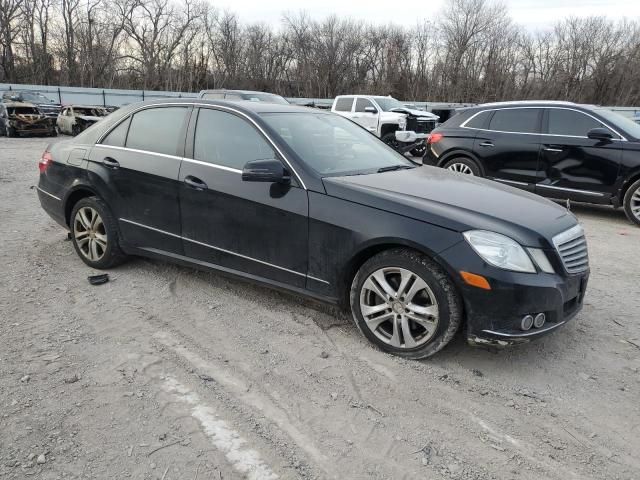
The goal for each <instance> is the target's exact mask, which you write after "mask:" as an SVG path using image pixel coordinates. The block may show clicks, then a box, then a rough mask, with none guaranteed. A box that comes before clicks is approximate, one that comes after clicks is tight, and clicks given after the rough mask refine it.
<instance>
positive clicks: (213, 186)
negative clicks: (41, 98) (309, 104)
mask: <svg viewBox="0 0 640 480" xmlns="http://www.w3.org/2000/svg"><path fill="white" fill-rule="evenodd" d="M39 168H40V182H39V185H38V189H37V190H38V196H39V199H40V202H41V204H42V206H43V208H44V209H45V210H46V211H47V212H48V213H49V215H51V217H53V218H54V219H55V220H56V221H57V222H58V223H60V225H62V226H63V227H65V228H67V229H69V230H70V232H71V238H72V239H73V244H74V247H75V250H76V252H77V254H78V256H79V257H80V258H81V259H82V260H83V261H84V262H85V263H86V264H87V265H89V266H90V267H93V268H99V269H106V268H111V267H114V266H116V265H117V264H119V263H120V262H122V261H123V260H125V258H126V256H127V255H144V256H149V257H156V258H162V259H168V260H171V261H175V262H179V263H182V264H186V265H190V266H196V267H201V268H208V269H214V270H217V271H220V272H223V273H226V274H232V275H235V276H239V277H243V278H246V279H250V280H253V281H259V282H262V283H265V284H268V285H271V286H273V287H277V288H282V289H287V290H290V291H293V292H298V293H300V294H304V295H308V296H311V297H315V298H317V299H320V300H324V301H328V302H333V303H338V304H340V305H343V306H344V307H345V308H350V310H351V312H352V313H353V318H354V320H355V323H356V324H357V326H358V328H359V329H360V330H361V331H362V333H363V334H364V335H365V336H366V337H367V338H368V339H369V340H370V341H371V342H373V343H374V344H375V345H377V346H378V347H380V348H381V349H383V350H385V351H387V352H391V353H394V354H397V355H401V356H404V357H407V358H422V357H426V356H429V355H432V354H434V353H435V352H437V351H438V350H440V349H441V348H443V347H444V346H445V345H446V344H447V343H448V342H449V341H450V340H451V338H452V337H453V336H454V334H455V333H456V331H457V330H458V329H459V328H460V327H464V329H465V332H466V335H467V337H468V339H469V340H470V341H471V342H472V343H474V344H491V345H507V344H513V343H521V342H526V341H528V340H531V339H533V338H536V337H539V336H541V335H544V334H546V333H549V332H552V331H554V330H556V329H557V328H558V327H560V326H562V325H563V324H565V323H566V322H567V321H568V320H569V319H571V318H572V317H573V316H575V314H576V313H577V312H578V311H579V310H580V309H581V307H582V303H583V298H584V294H585V289H586V285H587V279H588V276H589V265H588V255H587V245H586V241H585V237H584V234H583V230H582V228H581V227H580V225H579V224H578V222H577V221H576V218H575V217H574V216H573V215H572V214H571V213H570V212H568V211H567V210H566V209H565V208H564V207H562V206H559V205H557V204H555V203H552V202H550V201H548V200H545V199H543V198H541V197H539V196H536V195H533V194H531V193H528V192H523V191H520V190H517V189H514V188H512V187H509V186H506V185H501V184H498V183H495V182H491V181H488V180H484V179H481V178H475V177H467V176H462V175H457V174H455V173H452V172H448V171H446V170H442V169H438V168H433V167H419V166H416V165H414V164H413V163H412V162H411V161H409V160H407V159H406V158H405V157H403V156H402V155H400V154H398V153H397V152H395V151H394V150H393V149H391V148H390V147H388V146H386V145H385V144H384V143H382V142H381V141H380V140H378V139H377V138H375V137H374V136H372V135H371V134H369V133H368V132H367V131H365V130H364V129H362V128H361V127H359V126H358V125H356V124H354V123H352V122H351V121H349V120H347V119H345V118H342V117H340V116H337V115H333V114H331V113H326V112H322V111H319V110H312V109H308V108H304V107H292V106H285V105H275V104H266V103H252V102H234V103H231V102H228V103H227V102H224V101H207V100H195V99H191V100H189V99H184V100H171V101H151V102H146V103H141V104H136V105H131V106H128V107H125V108H122V109H120V110H118V111H117V112H115V113H113V114H111V115H110V116H108V117H106V118H105V119H104V120H103V121H102V122H100V123H98V124H96V125H94V126H92V127H90V128H89V129H88V130H86V131H84V132H83V133H81V134H80V135H78V136H77V137H75V138H74V139H72V140H69V141H65V142H60V143H56V144H55V145H53V146H51V147H50V148H47V150H46V151H45V152H44V154H43V156H42V159H41V160H40V163H39ZM242 321H243V320H242V319H240V318H239V319H238V322H242Z"/></svg>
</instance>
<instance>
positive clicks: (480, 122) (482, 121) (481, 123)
mask: <svg viewBox="0 0 640 480" xmlns="http://www.w3.org/2000/svg"><path fill="white" fill-rule="evenodd" d="M490 116H491V112H490V111H488V112H480V113H478V114H476V115H475V116H473V117H471V118H470V119H469V120H468V121H467V123H465V125H464V126H465V127H468V128H487V121H488V120H489V117H490Z"/></svg>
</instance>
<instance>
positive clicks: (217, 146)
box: [193, 108, 276, 170]
mask: <svg viewBox="0 0 640 480" xmlns="http://www.w3.org/2000/svg"><path fill="white" fill-rule="evenodd" d="M193 156H194V159H195V160H200V161H201V162H207V163H212V164H214V165H220V166H223V167H228V168H233V169H236V170H242V168H243V167H244V166H245V164H246V163H247V162H249V161H251V160H266V159H271V158H276V153H275V152H274V150H273V149H272V148H271V145H269V143H268V142H267V140H266V139H265V138H264V137H263V136H262V135H261V134H260V133H259V132H258V131H257V130H256V129H255V128H254V127H253V126H252V125H250V124H249V122H247V121H246V120H244V119H242V118H240V117H239V116H237V115H234V114H232V113H227V112H222V111H220V110H214V109H211V108H201V109H200V112H199V113H198V120H197V123H196V132H195V139H194V148H193Z"/></svg>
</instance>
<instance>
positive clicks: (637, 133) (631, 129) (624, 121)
mask: <svg viewBox="0 0 640 480" xmlns="http://www.w3.org/2000/svg"><path fill="white" fill-rule="evenodd" d="M596 112H598V114H599V115H601V116H602V117H603V118H604V119H605V120H607V121H609V123H611V124H612V126H613V127H614V128H615V127H618V128H620V129H621V130H624V131H625V132H627V133H628V134H629V135H631V136H632V137H633V138H636V139H640V125H638V124H637V123H636V122H634V121H633V120H631V119H630V118H627V117H624V116H622V115H620V114H619V113H616V112H614V111H612V110H607V109H606V108H598V109H596ZM616 130H617V128H616Z"/></svg>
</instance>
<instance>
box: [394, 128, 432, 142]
mask: <svg viewBox="0 0 640 480" xmlns="http://www.w3.org/2000/svg"><path fill="white" fill-rule="evenodd" d="M428 137H429V134H428V133H416V132H414V131H411V130H397V131H396V140H397V141H399V142H402V143H416V142H417V141H419V140H424V139H425V138H428Z"/></svg>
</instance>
